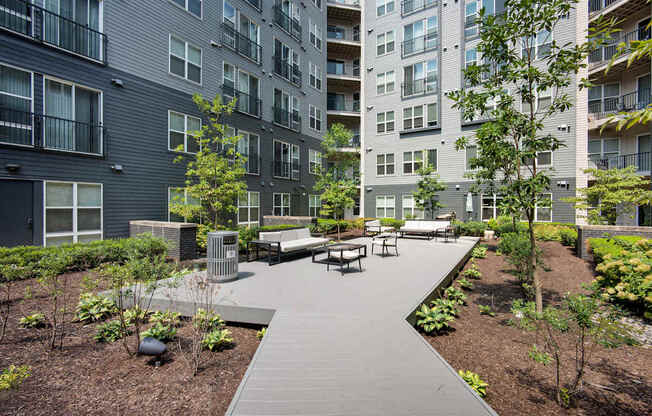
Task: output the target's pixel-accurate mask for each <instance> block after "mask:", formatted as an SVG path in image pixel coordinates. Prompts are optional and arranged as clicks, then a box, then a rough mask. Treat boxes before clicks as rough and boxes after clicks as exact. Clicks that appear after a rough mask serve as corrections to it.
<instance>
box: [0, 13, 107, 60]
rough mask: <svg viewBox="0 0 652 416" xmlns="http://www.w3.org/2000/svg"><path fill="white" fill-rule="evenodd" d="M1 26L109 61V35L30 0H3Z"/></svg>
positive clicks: (96, 58) (75, 51)
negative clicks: (107, 41) (107, 43)
mask: <svg viewBox="0 0 652 416" xmlns="http://www.w3.org/2000/svg"><path fill="white" fill-rule="evenodd" d="M0 27H2V28H5V29H8V30H11V31H13V32H16V33H20V34H22V35H25V36H29V37H30V38H32V39H35V40H38V41H40V42H43V43H45V44H48V45H52V46H56V47H59V48H61V49H64V50H66V51H69V52H72V53H75V54H77V55H81V56H85V57H87V58H91V59H93V60H96V61H100V62H103V63H104V62H106V53H105V51H106V35H105V34H104V33H101V32H99V31H97V30H94V29H91V28H90V27H89V26H88V25H85V24H82V23H78V22H75V21H74V20H71V19H68V18H65V17H63V16H60V15H58V14H56V13H53V12H51V11H49V10H46V9H44V8H42V7H39V6H36V5H34V4H31V3H30V2H29V1H26V0H0Z"/></svg>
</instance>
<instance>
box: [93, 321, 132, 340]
mask: <svg viewBox="0 0 652 416" xmlns="http://www.w3.org/2000/svg"><path fill="white" fill-rule="evenodd" d="M130 334H131V331H129V330H128V329H127V330H125V329H123V328H122V325H121V324H120V321H118V320H113V321H109V322H104V323H103V324H100V325H98V326H97V333H96V334H95V336H94V337H93V338H94V339H95V341H97V342H115V341H117V340H119V339H121V338H123V337H125V336H127V335H130Z"/></svg>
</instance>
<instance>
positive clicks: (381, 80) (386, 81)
mask: <svg viewBox="0 0 652 416" xmlns="http://www.w3.org/2000/svg"><path fill="white" fill-rule="evenodd" d="M395 81H396V80H395V74H394V71H387V72H383V73H381V74H378V75H377V76H376V93H377V94H378V95H383V94H389V93H391V92H394V84H395Z"/></svg>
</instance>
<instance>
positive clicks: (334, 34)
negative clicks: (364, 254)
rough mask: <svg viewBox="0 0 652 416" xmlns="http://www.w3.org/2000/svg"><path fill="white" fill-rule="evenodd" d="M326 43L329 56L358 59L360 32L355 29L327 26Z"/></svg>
mask: <svg viewBox="0 0 652 416" xmlns="http://www.w3.org/2000/svg"><path fill="white" fill-rule="evenodd" d="M326 42H327V43H328V45H327V48H328V54H329V55H330V56H334V55H337V56H345V57H347V58H349V59H351V58H356V57H360V53H361V49H360V47H361V43H360V30H359V29H357V28H349V27H346V28H342V27H335V26H329V27H328V29H327V31H326Z"/></svg>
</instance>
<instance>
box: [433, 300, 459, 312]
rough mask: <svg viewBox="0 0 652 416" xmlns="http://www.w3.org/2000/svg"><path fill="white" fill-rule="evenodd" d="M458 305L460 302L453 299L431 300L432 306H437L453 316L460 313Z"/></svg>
mask: <svg viewBox="0 0 652 416" xmlns="http://www.w3.org/2000/svg"><path fill="white" fill-rule="evenodd" d="M457 306H458V303H457V302H456V301H454V300H451V299H444V298H437V299H435V300H433V301H431V302H430V307H431V308H437V309H439V310H440V311H441V312H444V313H446V314H448V315H451V316H457V313H458V310H457Z"/></svg>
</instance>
